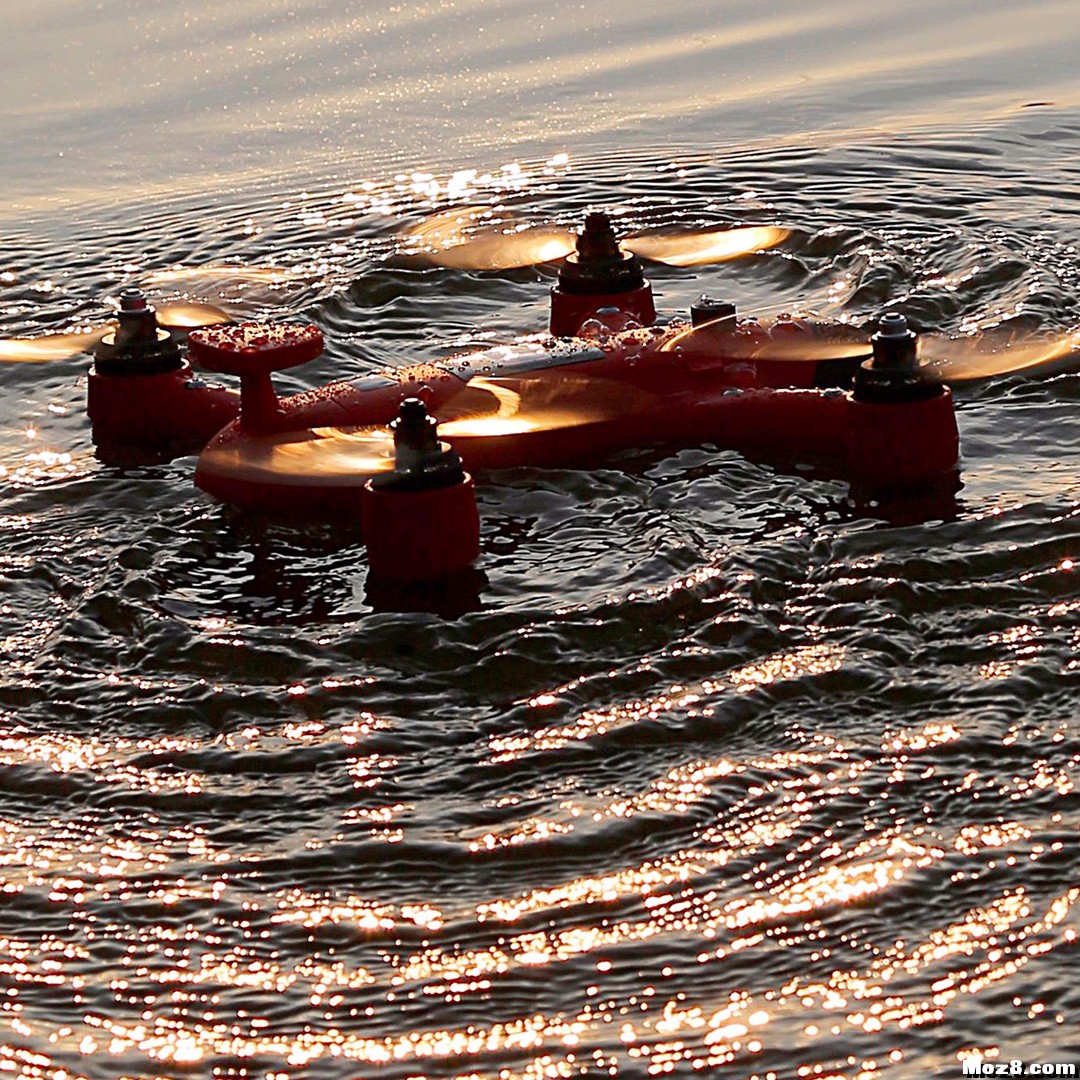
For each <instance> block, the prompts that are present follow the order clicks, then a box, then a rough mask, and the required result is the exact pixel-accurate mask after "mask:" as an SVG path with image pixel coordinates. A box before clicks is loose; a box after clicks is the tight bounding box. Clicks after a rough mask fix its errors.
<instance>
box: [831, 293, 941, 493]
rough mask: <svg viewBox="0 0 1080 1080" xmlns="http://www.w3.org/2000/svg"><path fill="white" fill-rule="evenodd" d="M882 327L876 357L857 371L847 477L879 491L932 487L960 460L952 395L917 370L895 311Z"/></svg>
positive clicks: (910, 341)
mask: <svg viewBox="0 0 1080 1080" xmlns="http://www.w3.org/2000/svg"><path fill="white" fill-rule="evenodd" d="M879 325H880V329H879V330H878V332H877V333H876V334H874V336H873V338H872V339H871V342H872V345H873V349H874V355H873V358H872V359H871V360H868V361H866V362H865V363H864V364H862V365H861V366H860V367H859V369H858V371H857V372H856V373H855V384H854V389H853V391H852V400H851V406H850V408H851V419H850V423H849V437H850V440H851V441H850V450H849V453H848V469H847V471H848V474H849V475H850V477H851V479H852V480H853V481H855V482H856V483H857V484H862V485H865V486H867V487H870V488H872V489H874V490H876V491H881V492H890V491H898V492H899V491H909V490H912V489H917V488H925V487H929V486H931V485H932V484H933V483H934V481H935V480H936V479H937V478H939V477H941V476H942V475H943V474H944V473H947V472H949V471H950V470H951V469H953V468H955V466H956V463H957V461H958V459H959V456H960V436H959V432H958V431H957V427H956V412H955V410H954V408H953V400H952V394H951V393H950V392H949V389H948V387H946V386H943V385H942V384H941V383H940V382H938V381H937V380H936V379H928V378H926V376H925V374H924V372H923V371H922V370H921V369H920V367H919V364H918V360H917V355H916V345H915V334H914V333H912V331H911V330H909V329H908V325H907V320H906V319H905V318H904V316H903V315H899V314H897V313H896V312H890V313H889V314H887V315H886V316H885V317H884V318H883V319H882V320H881V322H880V324H879Z"/></svg>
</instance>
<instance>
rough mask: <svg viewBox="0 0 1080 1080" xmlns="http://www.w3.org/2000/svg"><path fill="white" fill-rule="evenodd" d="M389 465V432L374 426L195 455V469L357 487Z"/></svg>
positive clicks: (274, 438) (298, 434)
mask: <svg viewBox="0 0 1080 1080" xmlns="http://www.w3.org/2000/svg"><path fill="white" fill-rule="evenodd" d="M393 467H394V438H393V435H392V434H391V433H390V431H389V430H387V429H386V428H378V427H343V428H306V429H304V430H301V431H286V432H279V433H276V434H273V435H263V436H259V437H255V438H246V439H243V440H241V441H239V442H232V443H227V444H225V445H218V444H216V443H211V444H210V445H209V446H208V447H207V448H206V449H205V450H203V452H202V454H201V455H200V456H199V468H200V470H205V471H206V472H208V473H211V474H213V475H214V476H218V477H227V478H229V479H232V480H241V481H247V482H249V483H256V484H258V483H262V484H295V485H299V486H304V485H309V486H314V487H318V486H323V485H327V484H332V485H334V486H337V487H341V486H356V487H361V486H362V485H363V484H364V481H365V480H367V479H368V477H370V476H372V475H373V474H375V473H380V472H386V471H388V470H390V469H392V468H393Z"/></svg>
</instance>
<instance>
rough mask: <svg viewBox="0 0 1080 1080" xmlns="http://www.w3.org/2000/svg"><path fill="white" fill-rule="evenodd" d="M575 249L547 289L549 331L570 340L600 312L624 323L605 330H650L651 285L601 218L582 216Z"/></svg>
mask: <svg viewBox="0 0 1080 1080" xmlns="http://www.w3.org/2000/svg"><path fill="white" fill-rule="evenodd" d="M576 246H577V250H576V251H575V252H574V253H572V254H570V255H567V256H566V259H565V261H564V262H563V264H562V266H561V267H560V268H559V282H558V284H557V285H555V286H554V287H553V288H552V290H551V332H552V333H553V334H554V335H555V336H556V337H574V336H575V335H577V334H580V333H581V329H582V327H583V326H584V325H585V323H587V322H588V321H589V320H590V319H593V318H596V317H597V316H598V314H599V313H601V312H608V313H611V314H615V315H617V316H618V318H619V320H620V321H621V322H622V324H623V325H619V326H614V325H609V327H608V329H612V330H624V329H626V328H627V327H628V326H630V325H631V324H635V323H636V324H637V325H638V326H651V325H652V324H653V323H654V322H655V321H656V305H655V304H654V302H653V294H652V286H651V285H650V284H649V283H648V281H646V280H645V275H644V274H643V273H642V270H641V263H640V262H639V261H638V258H637V256H636V255H633V254H631V253H630V252H626V251H623V250H622V249H621V248H620V247H619V241H618V240H617V239H616V237H615V233H614V231H613V230H612V228H611V222H610V220H609V219H608V217H607V215H606V214H589V215H587V216H586V218H585V228H584V229H583V230H582V232H581V233H580V234H579V235H578V237H577V245H576ZM601 321H603V319H601Z"/></svg>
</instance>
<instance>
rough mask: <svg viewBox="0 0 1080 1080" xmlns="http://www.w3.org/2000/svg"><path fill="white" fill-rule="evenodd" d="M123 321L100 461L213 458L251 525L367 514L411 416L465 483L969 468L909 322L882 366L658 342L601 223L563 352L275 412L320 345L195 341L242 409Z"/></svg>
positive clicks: (266, 334) (760, 346)
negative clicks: (612, 464)
mask: <svg viewBox="0 0 1080 1080" xmlns="http://www.w3.org/2000/svg"><path fill="white" fill-rule="evenodd" d="M128 308H130V310H129V311H127V312H126V313H125V310H124V309H122V310H121V330H120V331H118V333H117V335H115V339H116V340H114V341H112V342H111V343H110V342H108V341H107V342H106V343H105V344H103V346H102V347H100V348H99V350H98V353H97V359H96V363H95V369H94V371H93V372H92V373H91V378H90V386H89V406H90V416H91V420H92V422H93V425H94V435H95V440H96V441H97V442H98V444H99V447H102V448H105V449H106V451H108V450H109V448H110V447H123V446H125V445H147V444H153V443H155V442H157V443H158V444H159V445H160V446H161V448H163V449H165V448H174V447H175V448H179V447H181V446H183V447H185V448H188V449H196V448H198V447H200V446H204V445H205V448H204V449H203V451H202V453H201V455H200V458H199V463H198V467H197V469H196V475H195V480H196V483H197V484H198V485H199V486H200V487H201V488H203V489H204V490H205V491H207V492H209V493H210V494H212V495H214V496H215V497H216V498H218V499H221V500H222V501H224V502H228V503H231V504H234V505H237V506H240V507H244V508H247V509H252V510H259V511H267V512H271V513H281V512H283V511H284V512H287V513H291V514H320V513H326V512H330V513H335V514H352V515H354V516H356V515H359V514H360V509H359V506H360V502H361V496H360V493H361V492H362V490H363V489H364V488H365V485H367V483H368V481H369V480H371V479H372V477H375V476H378V475H379V474H382V473H386V472H391V471H393V470H394V468H395V454H394V448H393V446H392V444H391V440H390V437H389V435H388V434H387V431H386V428H387V426H388V425H390V424H391V423H392V422H393V421H394V420H395V418H396V417H397V416H398V412H399V409H400V407H401V405H402V403H403V402H405V401H407V400H410V399H417V400H419V401H421V402H423V404H424V406H425V407H426V408H427V409H428V410H429V411H430V414H431V415H432V416H433V417H434V419H435V420H436V421H438V422H439V423H440V424H441V437H442V438H443V439H445V440H446V442H447V443H448V444H449V445H450V446H451V447H452V448H453V450H455V451H456V452H457V454H459V455H460V457H461V460H462V461H463V462H464V465H465V467H466V468H468V469H470V470H471V471H473V472H475V471H479V470H488V469H497V468H508V467H515V466H530V465H531V466H553V465H571V466H582V465H588V464H592V463H596V462H599V461H600V460H602V459H603V458H604V457H606V456H609V455H611V454H612V453H616V452H618V451H622V450H628V449H633V448H636V447H644V446H650V445H670V446H679V445H681V446H687V445H696V444H701V443H711V444H715V445H718V446H721V447H726V448H732V449H737V450H740V451H743V452H746V453H751V454H758V455H765V456H771V457H773V458H779V459H782V460H793V461H805V460H813V461H815V462H818V463H823V464H825V465H827V466H828V467H829V468H831V469H832V470H833V471H835V472H838V473H840V474H841V475H844V476H847V477H850V478H851V479H852V480H853V481H855V482H856V483H858V484H862V485H867V486H869V487H871V488H873V489H880V490H885V489H892V488H896V489H913V488H919V487H925V486H928V485H931V484H933V483H934V482H935V481H936V479H937V478H938V477H940V476H941V475H942V474H944V473H947V472H948V471H949V470H952V469H954V468H955V465H956V461H957V456H958V440H957V431H956V421H955V417H954V415H953V406H952V398H951V395H950V393H949V391H948V390H947V389H946V388H944V387H943V386H942V385H941V384H940V383H939V382H937V381H935V380H933V379H929V378H928V377H927V376H926V375H925V373H924V372H923V371H921V370H920V369H919V367H918V364H917V361H916V357H915V349H914V335H913V334H911V333H910V332H909V331H908V330H907V328H906V324H903V320H902V319H901V320H900V324H903V325H900V324H896V325H892V326H886V324H885V323H883V324H882V331H881V333H879V334H878V335H876V336H875V340H874V344H873V348H872V350H871V347H870V346H869V345H868V344H867V343H866V341H865V338H862V337H861V335H858V337H859V340H854V341H853V340H851V335H850V331H851V328H846V329H847V331H848V338H847V340H845V339H844V338H843V337H842V336H841V337H837V334H838V333H839V331H841V330H844V329H845V328H843V327H838V326H831V327H830V326H828V325H825V324H816V325H815V324H812V323H810V322H808V321H805V320H795V319H791V318H786V317H783V316H781V317H780V318H778V319H777V320H775V322H774V323H773V324H772V325H771V326H768V327H766V326H763V325H761V324H760V323H758V322H757V321H756V320H752V319H749V320H739V319H737V318H736V314H735V308H734V305H731V304H725V303H720V302H716V301H710V300H708V299H707V298H702V300H701V301H699V302H698V303H697V304H695V305H694V307H693V308H692V309H691V320H690V326H689V327H688V326H686V324H685V323H678V322H673V323H671V324H669V325H666V326H665V325H658V324H657V321H656V312H655V307H654V304H653V299H652V291H651V287H650V285H649V283H648V281H647V280H646V279H645V277H644V275H643V273H642V270H641V266H640V264H639V261H638V259H637V256H635V255H633V254H629V253H627V252H624V251H622V250H621V249H620V247H619V245H618V243H617V241H616V240H615V237H614V235H613V233H612V231H611V227H610V223H609V222H608V220H607V219H606V217H604V216H603V215H599V214H596V215H590V216H589V217H588V218H587V220H586V225H585V229H584V230H583V231H582V233H581V235H580V236H579V237H578V241H577V251H576V253H572V254H570V255H569V256H568V257H567V258H566V260H565V261H564V263H563V264H562V267H561V269H560V272H559V280H558V283H557V284H556V285H555V286H554V288H553V289H552V306H551V331H552V333H551V335H544V336H537V337H533V338H527V339H523V340H521V341H519V342H518V343H516V344H514V345H504V346H498V347H496V348H493V349H487V350H484V351H481V352H476V353H472V354H469V355H467V356H464V357H458V358H455V359H452V360H448V361H445V362H440V363H438V364H418V365H413V366H409V367H404V368H398V369H391V370H387V371H384V372H382V373H380V374H377V375H367V376H362V377H360V378H357V379H353V380H347V381H342V382H337V383H331V384H330V385H328V386H324V387H321V388H318V389H315V390H309V391H305V392H304V393H300V394H295V395H292V396H290V397H286V398H284V399H281V400H279V399H278V398H277V396H276V394H275V393H274V389H273V385H272V382H271V373H272V372H273V371H275V370H281V369H284V368H287V367H292V366H294V365H296V364H299V363H303V362H305V361H307V360H310V359H313V358H314V357H315V356H317V355H318V354H319V352H320V351H321V348H322V339H321V335H320V334H319V332H318V331H317V330H316V329H315V328H314V327H301V326H292V325H289V324H241V325H240V326H222V327H213V328H209V329H200V330H197V331H195V332H193V333H192V334H191V335H190V338H189V341H188V351H189V358H190V359H191V361H192V362H194V363H196V364H198V365H200V366H201V367H203V368H207V369H210V370H212V371H220V372H227V373H230V374H233V375H237V376H239V377H240V380H241V393H240V395H239V410H238V403H237V397H236V395H235V392H233V391H228V390H226V389H224V388H222V387H217V386H213V385H212V384H208V383H205V382H203V381H202V380H199V379H195V378H193V377H192V376H191V374H190V370H189V369H188V368H187V366H186V364H185V363H184V362H182V361H181V360H180V359H179V353H178V351H177V350H176V349H175V347H171V348H170V347H169V346H168V345H167V344H166V343H160V344H159V343H158V340H157V336H156V335H157V333H159V332H158V331H156V328H155V327H154V326H153V325H152V312H151V314H150V316H149V317H148V316H147V314H146V305H145V303H144V302H140V300H139V298H138V297H136V298H133V299H129V303H128ZM125 318H126V322H125ZM823 347H824V352H823V351H822V350H823ZM823 355H824V356H827V357H828V358H827V359H826V360H824V361H823V362H817V361H816V360H815V357H817V356H823ZM808 361H809V362H808ZM852 382H854V386H853V388H852V389H851V390H844V389H841V387H842V386H845V385H849V384H851V383H852ZM237 412H239V415H237ZM384 501H385V500H384Z"/></svg>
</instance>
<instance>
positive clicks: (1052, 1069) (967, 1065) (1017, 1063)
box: [963, 1058, 1080, 1076]
mask: <svg viewBox="0 0 1080 1080" xmlns="http://www.w3.org/2000/svg"><path fill="white" fill-rule="evenodd" d="M963 1065H964V1075H965V1076H1080V1073H1078V1072H1077V1068H1076V1064H1075V1062H1067V1061H1021V1060H1020V1059H1019V1058H1012V1060H1010V1061H983V1060H982V1059H981V1058H964V1062H963Z"/></svg>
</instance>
